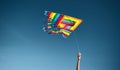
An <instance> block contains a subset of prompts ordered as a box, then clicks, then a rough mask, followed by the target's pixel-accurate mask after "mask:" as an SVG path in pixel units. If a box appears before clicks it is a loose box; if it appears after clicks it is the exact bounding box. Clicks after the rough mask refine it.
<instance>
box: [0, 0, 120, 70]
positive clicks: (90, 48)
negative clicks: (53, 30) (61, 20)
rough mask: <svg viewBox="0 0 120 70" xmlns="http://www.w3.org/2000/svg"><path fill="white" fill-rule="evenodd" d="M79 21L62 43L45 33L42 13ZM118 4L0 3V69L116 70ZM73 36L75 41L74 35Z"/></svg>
mask: <svg viewBox="0 0 120 70" xmlns="http://www.w3.org/2000/svg"><path fill="white" fill-rule="evenodd" d="M45 10H49V11H54V12H58V13H62V14H66V15H70V16H74V17H77V18H81V19H83V20H84V21H83V23H82V24H81V25H80V26H79V27H78V28H77V29H76V31H75V32H73V33H72V34H71V36H70V37H69V38H67V39H65V38H63V37H62V36H61V35H49V34H47V33H45V32H44V31H43V30H42V28H43V26H44V25H45V24H46V23H45V21H46V19H45V16H44V11H45ZM119 12H120V10H119V1H117V0H109V1H108V0H69V1H65V0H54V1H52V0H28V1H27V0H21V1H16V0H0V70H56V69H57V70H75V67H76V63H77V53H78V50H77V44H76V42H75V37H76V38H77V40H78V43H79V48H80V52H81V53H82V59H81V70H113V69H114V70H118V68H119V63H120V61H119V59H120V57H119V49H120V47H119V45H120V44H119V42H120V37H119V36H120V28H119V26H120V24H119V23H120V22H119ZM74 35H75V37H74Z"/></svg>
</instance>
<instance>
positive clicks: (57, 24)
mask: <svg viewBox="0 0 120 70" xmlns="http://www.w3.org/2000/svg"><path fill="white" fill-rule="evenodd" d="M44 15H45V16H47V26H45V27H44V30H45V31H46V32H48V33H49V34H62V35H63V37H65V38H66V37H68V36H70V34H71V33H72V32H73V31H74V30H75V29H76V28H77V27H78V26H79V25H80V24H81V23H82V19H78V18H74V17H71V16H67V15H63V14H59V13H55V12H50V11H45V14H44Z"/></svg>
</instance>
